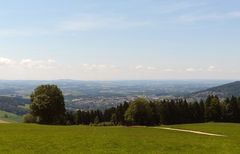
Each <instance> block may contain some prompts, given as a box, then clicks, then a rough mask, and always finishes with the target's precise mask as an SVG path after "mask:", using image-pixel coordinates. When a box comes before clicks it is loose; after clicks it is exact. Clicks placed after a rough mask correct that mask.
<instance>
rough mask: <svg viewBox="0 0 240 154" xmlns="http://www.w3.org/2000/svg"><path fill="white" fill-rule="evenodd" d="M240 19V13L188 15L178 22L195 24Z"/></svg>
mask: <svg viewBox="0 0 240 154" xmlns="http://www.w3.org/2000/svg"><path fill="white" fill-rule="evenodd" d="M237 18H240V11H235V12H226V13H208V14H190V15H189V14H187V15H181V16H179V17H178V19H177V20H178V21H184V22H195V21H217V20H229V19H237Z"/></svg>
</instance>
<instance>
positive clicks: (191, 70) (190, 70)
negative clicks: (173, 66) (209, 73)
mask: <svg viewBox="0 0 240 154" xmlns="http://www.w3.org/2000/svg"><path fill="white" fill-rule="evenodd" d="M186 71H187V72H194V71H196V70H195V69H194V68H187V69H186Z"/></svg>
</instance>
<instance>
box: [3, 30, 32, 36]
mask: <svg viewBox="0 0 240 154" xmlns="http://www.w3.org/2000/svg"><path fill="white" fill-rule="evenodd" d="M31 35H32V33H31V32H30V31H23V30H17V29H0V37H18V36H21V37H25V36H31Z"/></svg>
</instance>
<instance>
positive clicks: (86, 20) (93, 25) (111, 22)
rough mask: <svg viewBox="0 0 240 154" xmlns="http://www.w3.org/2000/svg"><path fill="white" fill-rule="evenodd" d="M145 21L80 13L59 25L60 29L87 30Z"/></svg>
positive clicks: (144, 23) (114, 27) (124, 26)
mask: <svg viewBox="0 0 240 154" xmlns="http://www.w3.org/2000/svg"><path fill="white" fill-rule="evenodd" d="M147 24H148V23H147V22H145V21H144V22H143V21H133V20H130V19H127V18H124V17H118V16H111V17H103V16H99V15H92V14H90V15H87V14H85V15H81V16H80V17H78V18H75V19H72V20H66V21H64V22H62V23H60V25H59V28H58V29H59V30H61V31H89V30H98V29H116V28H132V27H142V26H145V25H147Z"/></svg>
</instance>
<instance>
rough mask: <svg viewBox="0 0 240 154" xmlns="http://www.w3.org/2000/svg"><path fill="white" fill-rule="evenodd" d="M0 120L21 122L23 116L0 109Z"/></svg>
mask: <svg viewBox="0 0 240 154" xmlns="http://www.w3.org/2000/svg"><path fill="white" fill-rule="evenodd" d="M0 120H3V121H6V122H11V123H15V122H22V121H23V117H22V116H19V115H16V114H14V113H10V112H6V111H1V110H0Z"/></svg>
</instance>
